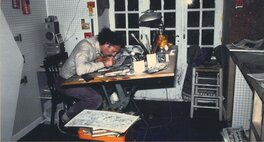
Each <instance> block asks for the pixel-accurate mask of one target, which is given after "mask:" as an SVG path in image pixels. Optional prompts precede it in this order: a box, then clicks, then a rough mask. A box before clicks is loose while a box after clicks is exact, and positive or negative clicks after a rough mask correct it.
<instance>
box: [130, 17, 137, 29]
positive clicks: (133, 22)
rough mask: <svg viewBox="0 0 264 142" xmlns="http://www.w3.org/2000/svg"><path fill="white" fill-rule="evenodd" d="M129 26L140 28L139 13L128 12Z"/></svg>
mask: <svg viewBox="0 0 264 142" xmlns="http://www.w3.org/2000/svg"><path fill="white" fill-rule="evenodd" d="M128 28H138V14H128Z"/></svg>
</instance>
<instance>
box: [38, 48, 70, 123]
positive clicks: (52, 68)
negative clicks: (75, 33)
mask: <svg viewBox="0 0 264 142" xmlns="http://www.w3.org/2000/svg"><path fill="white" fill-rule="evenodd" d="M67 58H68V54H67V52H64V53H60V54H56V55H51V56H48V57H46V58H45V59H44V61H43V67H44V69H45V73H46V76H47V84H48V87H49V89H50V92H51V123H50V124H51V125H54V119H55V113H56V110H57V105H58V104H60V103H63V107H64V109H67V108H69V106H70V105H72V104H73V98H71V97H68V96H66V95H61V94H60V92H59V91H58V90H57V89H56V80H57V78H58V77H59V69H60V67H61V66H62V64H63V63H64V62H65V61H66V59H67Z"/></svg>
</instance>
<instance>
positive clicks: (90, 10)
mask: <svg viewBox="0 0 264 142" xmlns="http://www.w3.org/2000/svg"><path fill="white" fill-rule="evenodd" d="M87 8H88V13H89V16H93V15H94V8H95V2H93V1H91V2H87Z"/></svg>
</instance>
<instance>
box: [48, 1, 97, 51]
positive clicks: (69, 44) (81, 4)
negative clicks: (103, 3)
mask: <svg viewBox="0 0 264 142" xmlns="http://www.w3.org/2000/svg"><path fill="white" fill-rule="evenodd" d="M90 1H93V0H68V1H67V2H66V1H65V0H47V11H48V15H55V16H57V17H58V21H59V25H60V32H61V34H62V36H63V38H64V39H65V40H66V41H65V48H66V51H67V52H68V53H71V51H72V50H73V48H74V47H75V45H76V44H77V43H78V42H79V41H80V40H82V39H84V32H91V30H92V29H91V24H90V29H87V30H83V29H82V28H81V19H85V21H86V22H88V23H91V22H90V21H91V19H93V21H94V22H93V23H94V24H93V25H94V35H97V34H98V18H97V9H96V3H95V8H94V9H93V12H94V13H93V15H92V16H91V15H89V12H88V8H87V2H90Z"/></svg>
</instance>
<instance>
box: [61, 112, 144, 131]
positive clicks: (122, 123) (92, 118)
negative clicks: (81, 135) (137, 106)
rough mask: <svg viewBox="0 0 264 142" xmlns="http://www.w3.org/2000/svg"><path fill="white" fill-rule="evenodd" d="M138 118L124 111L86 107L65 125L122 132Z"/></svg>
mask: <svg viewBox="0 0 264 142" xmlns="http://www.w3.org/2000/svg"><path fill="white" fill-rule="evenodd" d="M138 119H139V116H133V115H128V114H124V113H117V112H110V111H101V110H87V109H86V110H83V111H82V112H80V113H79V114H78V115H76V116H75V117H74V118H73V119H71V120H70V121H69V122H68V123H67V124H66V125H65V127H90V128H96V129H105V130H110V131H115V132H120V133H124V132H125V131H126V130H127V129H128V128H129V127H130V126H131V125H132V124H133V123H135V122H136V121H137V120H138Z"/></svg>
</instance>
